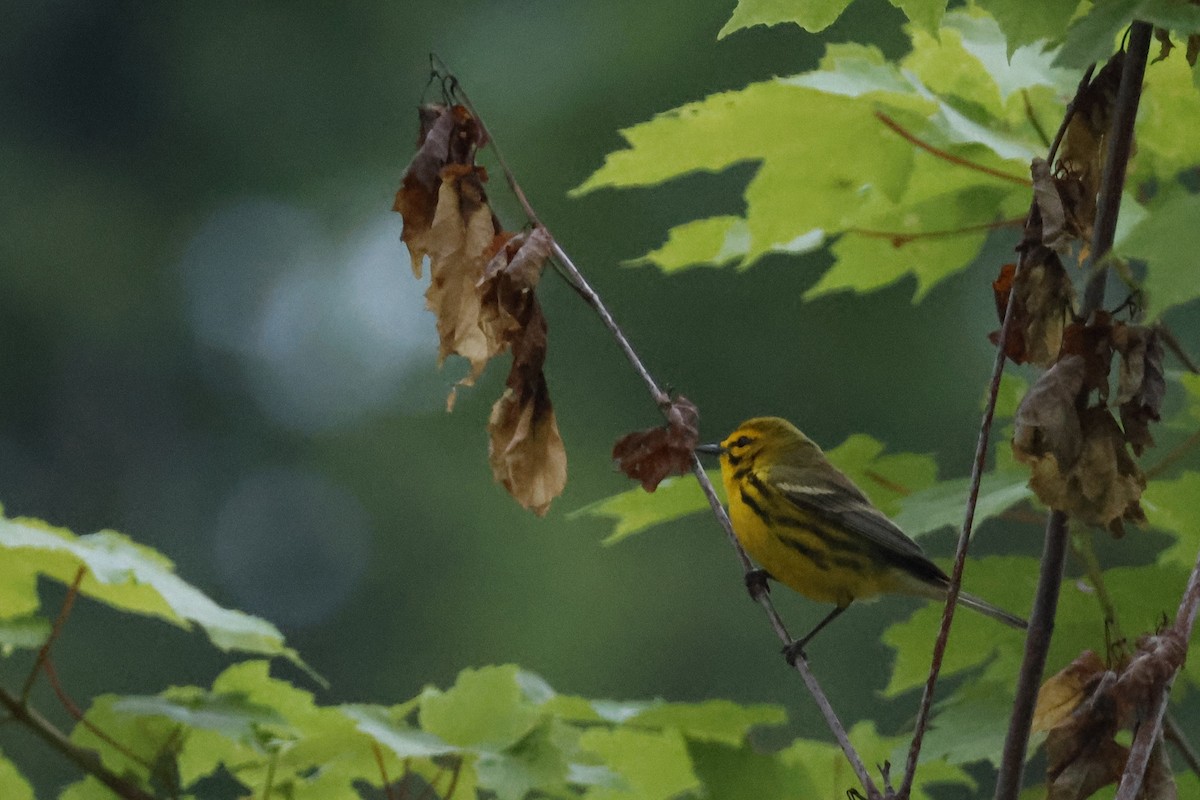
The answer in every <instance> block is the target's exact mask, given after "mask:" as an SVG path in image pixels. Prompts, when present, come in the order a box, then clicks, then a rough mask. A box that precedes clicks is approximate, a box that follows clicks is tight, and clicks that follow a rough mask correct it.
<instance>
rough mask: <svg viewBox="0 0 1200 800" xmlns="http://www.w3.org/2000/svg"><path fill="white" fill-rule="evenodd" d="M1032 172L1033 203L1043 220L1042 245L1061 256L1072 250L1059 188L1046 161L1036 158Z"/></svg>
mask: <svg viewBox="0 0 1200 800" xmlns="http://www.w3.org/2000/svg"><path fill="white" fill-rule="evenodd" d="M1030 172H1031V174H1032V175H1033V201H1034V203H1036V204H1037V210H1038V214H1039V216H1040V218H1041V226H1042V232H1041V233H1042V236H1041V239H1042V244H1043V245H1045V246H1046V247H1048V248H1049V249H1051V250H1053V251H1055V252H1056V253H1059V254H1060V255H1061V254H1062V253H1065V252H1066V251H1067V250H1068V249H1069V248H1070V246H1071V237H1070V235H1069V234H1068V233H1067V212H1066V210H1065V209H1064V208H1063V201H1062V197H1061V196H1059V193H1058V186H1057V185H1056V184H1055V182H1054V177H1053V176H1052V175H1051V174H1050V165H1049V164H1048V163H1047V162H1046V159H1044V158H1035V159H1034V160H1033V165H1032V167H1031V169H1030Z"/></svg>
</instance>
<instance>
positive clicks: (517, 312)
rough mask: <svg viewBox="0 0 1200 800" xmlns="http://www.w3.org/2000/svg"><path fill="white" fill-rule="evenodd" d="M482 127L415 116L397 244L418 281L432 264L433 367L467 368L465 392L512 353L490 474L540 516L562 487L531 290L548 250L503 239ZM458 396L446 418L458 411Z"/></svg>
mask: <svg viewBox="0 0 1200 800" xmlns="http://www.w3.org/2000/svg"><path fill="white" fill-rule="evenodd" d="M486 143H487V137H486V134H485V132H484V129H483V126H482V125H480V124H479V122H478V120H476V119H475V117H474V116H472V114H471V113H470V111H468V110H467V109H466V108H465V107H464V106H461V105H427V106H422V107H421V109H420V136H419V139H418V149H417V154H416V155H415V156H414V157H413V159H412V162H411V163H409V165H408V168H407V169H406V170H405V172H404V179H403V181H402V183H401V186H400V190H399V191H398V192H397V193H396V203H395V205H394V206H393V208H394V209H395V210H396V211H398V212H399V213H400V214H401V216H402V217H403V218H404V232H403V234H402V235H401V239H402V240H403V241H404V243H405V244H406V245H408V251H409V254H410V255H411V256H412V267H413V273H414V274H415V275H416V276H417V277H418V278H419V277H421V269H422V263H423V259H424V257H425V256H428V257H429V272H430V284H429V289H428V290H427V291H426V292H425V302H426V305H427V306H428V308H429V309H430V310H431V311H432V312H433V313H434V314H435V315H436V316H437V329H438V337H439V341H440V345H439V352H438V360H439V363H441V361H444V360H445V358H446V356H448V355H451V354H456V355H460V356H463V357H464V358H466V359H467V361H469V362H470V372H469V373H468V374H467V376H466V377H465V378H463V379H462V381H460V383H461V384H463V385H468V386H469V385H471V384H472V383H474V381H475V379H476V378H478V377H479V375H480V374H481V373H482V372H483V369H484V367H485V366H486V364H487V362H488V361H490V360H491V359H493V358H495V357H496V356H498V355H500V354H502V353H504V352H506V351H511V352H512V357H513V360H512V369H511V370H510V372H509V375H508V381H507V384H506V388H505V390H504V394H503V395H502V396H501V397H500V399H499V400H497V401H496V404H495V405H494V406H493V407H492V413H491V418H490V419H489V420H488V435H489V437H490V441H489V448H488V458H489V461H490V462H491V466H492V473H493V474H494V475H495V478H496V480H497V481H499V482H500V483H502V484H504V487H505V488H506V489H508V491H509V492H510V493H511V494H512V496H513V497H514V498H516V499H517V501H518V502H519V503H521V505H523V506H525V507H526V508H529V509H531V510H533V511H534V512H536V513H537V514H545V513H546V511H547V509H549V507H550V502H551V501H552V500H553V499H554V498H555V497H557V496H558V495H559V494H561V493H562V490H563V487H564V486H565V485H566V481H567V456H566V450H565V449H564V447H563V442H562V437H561V436H559V433H558V423H557V422H556V420H555V417H554V408H553V406H552V405H551V403H550V395H549V392H548V391H547V388H546V377H545V375H544V374H543V372H542V366H543V364H544V362H545V359H546V318H545V317H544V316H543V314H542V309H541V306H540V305H539V304H538V300H537V295H536V293H535V291H534V290H535V289H536V287H537V283H538V279H539V278H540V277H541V273H542V268H543V266H544V265H545V262H546V258H547V257H548V256H549V254H550V250H551V247H552V245H553V240H552V239H551V237H550V235H549V234H548V233H547V232H546V230H545V229H544V228H540V227H537V228H534V229H533V230H532V231H529V232H527V233H518V234H512V233H508V232H506V231H503V230H502V229H501V226H500V223H499V220H497V219H496V216H495V214H493V213H492V210H491V207H490V206H489V205H488V201H487V193H486V192H485V191H484V188H483V185H484V183H486V182H487V171H486V170H485V169H484V168H483V167H481V166H477V165H476V164H475V154H476V152H477V151H478V149H479V148H480V147H482V146H484V145H485V144H486ZM454 397H455V393H454V391H451V393H450V396H449V398H448V399H447V410H449V409H450V408H452V407H453V405H454Z"/></svg>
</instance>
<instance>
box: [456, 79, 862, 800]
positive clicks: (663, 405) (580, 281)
mask: <svg viewBox="0 0 1200 800" xmlns="http://www.w3.org/2000/svg"><path fill="white" fill-rule="evenodd" d="M442 66H443V67H444V66H445V65H442ZM453 91H454V92H455V93H456V94H457V95H458V97H459V98H460V99H461V100H462V103H463V105H464V106H466V107H467V108H468V109H469V110H470V112H471V114H472V116H474V117H475V119H476V121H477V122H478V123H479V126H480V128H481V129H482V130H483V131H484V133H485V135H486V136H487V139H488V141H489V144H490V146H491V147H492V151H493V152H494V153H495V154H496V160H497V162H498V163H499V165H500V169H501V171H502V172H503V173H504V178H505V180H506V181H507V182H508V185H509V188H511V189H512V191H513V194H514V195H515V196H516V198H517V201H518V202H519V203H520V204H521V207H522V209H523V210H524V211H525V214H526V216H527V217H528V218H529V220H530V222H532V223H534V224H537V225H541V226H542V227H543V228H545V226H544V225H542V223H541V220H540V218H539V217H538V215H537V212H536V211H535V210H534V208H533V206H532V204H531V203H530V202H529V199H528V197H526V195H525V192H524V191H523V190H522V189H521V186H520V184H519V183H518V181H517V179H516V175H515V173H514V172H513V171H512V169H510V168H509V166H508V163H507V162H506V161H505V159H504V156H503V154H502V153H501V151H500V148H499V146H498V145H497V144H496V139H495V137H494V136H492V135H491V134H490V132H489V131H488V129H487V125H486V124H485V123H484V121H483V118H482V117H480V115H479V113H478V111H477V110H476V109H475V107H474V105H473V104H472V103H471V100H470V98H469V97H468V96H467V93H466V91H465V90H464V89H463V87H462V84H461V83H459V82H458V81H457V80H455V81H453ZM547 232H549V230H548V229H547ZM551 239H552V240H553V242H554V245H553V248H552V251H551V252H552V255H553V256H554V260H555V262H557V264H558V267H559V271H560V274H562V275H563V278H564V279H565V280H566V281H567V283H568V284H569V285H570V286H571V288H573V289H574V290H575V292H576V293H577V294H579V296H580V297H581V298H582V299H583V301H584V302H585V303H586V304H587V305H588V306H589V307H590V308H591V309H592V310H593V311H594V312H595V313H596V315H597V316H599V317H600V320H601V322H603V324H604V327H605V328H607V329H608V332H609V333H610V334H611V335H612V337H613V339H614V340H616V342H617V345H618V346H619V347H620V349H621V352H622V353H624V355H625V358H626V359H627V360H628V361H629V363H630V365H631V366H632V367H633V370H634V372H636V373H637V375H638V376H639V377H640V378H641V379H642V383H643V384H645V386H646V389H647V390H648V391H649V393H650V397H651V399H652V400H653V401H654V403H655V405H657V406H658V407H659V410H660V411H662V412H664V413H665V412H667V411H668V410H669V409H670V406H671V397H670V395H669V394H668V393H667V392H666V391H664V390H663V389H662V388H661V387H660V386H659V384H658V382H657V381H656V380H655V379H654V376H653V375H651V374H650V371H649V370H648V369H647V368H646V366H645V364H644V363H643V362H642V360H641V358H640V357H639V356H638V354H637V351H635V350H634V349H633V346H632V345H631V344H630V342H629V339H628V337H626V336H625V333H624V331H622V330H621V327H620V326H619V325H618V324H617V322H616V320H615V319H614V318H613V316H612V314H611V313H610V312H609V310H608V307H607V306H605V304H604V301H603V300H602V299H601V298H600V295H599V294H598V293H597V292H596V290H595V289H593V288H592V286H591V284H589V283H588V281H587V279H586V278H584V276H583V273H581V272H580V271H579V268H578V267H577V266H576V265H575V262H574V261H573V260H572V259H571V257H570V256H569V255H568V254H567V252H566V250H565V249H563V247H562V245H561V244H560V243H559V241H558V240H557V239H556V238H554V237H553V235H551ZM692 462H693V463H692V473H693V474H694V475H695V477H696V480H697V481H698V482H699V484H700V488H701V490H702V491H703V492H704V495H705V497H707V498H708V501H709V505H710V506H711V508H712V511H713V516H714V517H716V519H717V522H718V523H719V524H720V525H721V528H722V530H724V531H725V535H726V537H727V538H728V539H729V542H730V544H731V545H732V546H733V548H734V552H735V553H736V555H737V558H738V561H739V563H740V564H741V566H742V571H743V574H747V573H749V572H751V570H752V569H753V565H752V564H751V562H750V558H749V557H748V556H747V555H746V551H745V550H744V549H743V548H742V546H741V543H740V542H738V540H737V537H736V536H735V535H734V533H733V526H732V525H731V524H730V522H729V515H728V514H727V513H726V512H725V508H724V507H723V506H722V505H721V501H720V500H719V498H718V497H717V494H716V490H715V489H714V488H713V485H712V481H710V480H709V478H708V473H706V472H705V471H704V467H703V466H702V465H701V464H700V460H699V459H698V458H697V457H695V456H693V458H692ZM755 599H756V601H757V602H758V604H759V605H760V606H762V608H763V610H764V611H765V613H766V614H767V618H768V620H769V621H770V623H771V627H772V628H773V629H774V631H775V633H776V635H777V636H779V638H780V641H781V642H783V643H784V644H790V643H791V641H792V640H791V637H790V636H789V635H788V633H787V629H786V628H785V627H784V624H783V621H782V619H781V618H780V616H779V613H778V612H777V611H776V609H775V606H774V604H773V603H772V601H771V598H770V595H769V594H767V593H766V592H759V593H757V594H756V596H755ZM793 666H794V668H795V670H796V671H797V672H798V673H800V677H801V679H802V680H803V681H804V685H805V686H806V687H807V688H808V691H809V693H810V694H811V695H812V697H813V699H814V700H815V701H816V703H817V707H818V709H820V711H821V715H822V716H823V717H824V718H825V722H826V724H827V725H828V726H829V729H830V731H831V732H832V733H833V735H834V738H835V739H837V742H838V745H839V746H840V747H841V749H842V752H843V753H844V754H845V756H846V759H847V760H848V761H849V762H850V767H851V769H853V770H854V774H855V775H856V776H857V778H858V780H859V782H860V783H861V784H862V786H863V788H864V789H865V790H866V792H867V797H868V800H882V798H883V795H882V794H881V793H880V791H879V789H878V788H877V787H876V786H875V783H874V782H873V781H872V780H871V776H870V773H869V772H868V771H867V768H866V767H865V766H864V765H863V761H862V758H861V757H859V755H858V752H857V751H856V750H855V749H854V745H853V744H851V742H850V737H849V735H848V734H847V732H846V728H845V726H844V725H843V724H842V722H841V720H840V719H839V718H838V716H837V714H836V713H835V712H834V710H833V706H832V705H831V704H830V703H829V698H828V697H827V696H826V695H825V692H824V690H823V689H822V688H821V685H820V683H819V682H818V681H817V678H816V676H815V675H814V674H813V673H812V670H811V669H809V666H808V662H807V661H806V660H805V659H804V658H802V657H799V658H796V659H795V661H794V664H793Z"/></svg>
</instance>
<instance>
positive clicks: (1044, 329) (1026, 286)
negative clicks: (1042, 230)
mask: <svg viewBox="0 0 1200 800" xmlns="http://www.w3.org/2000/svg"><path fill="white" fill-rule="evenodd" d="M1015 271H1016V267H1015V265H1012V264H1005V265H1004V266H1003V267H1002V268H1001V270H1000V276H999V277H998V278H997V279H996V280H995V281H994V282H993V283H992V291H993V293H994V294H995V300H996V311H997V313H998V315H999V317H1000V319H1001V320H1003V319H1004V312H1005V308H1006V305H1007V303H1008V291H1009V289H1010V288H1012V290H1013V291H1014V292H1015V293H1016V294H1015V297H1014V298H1013V319H1012V322H1011V323H1010V324H1009V336H1008V342H1007V343H1006V344H1005V351H1004V352H1005V355H1007V356H1008V357H1009V358H1011V359H1012V360H1013V361H1014V362H1015V363H1017V364H1024V363H1030V364H1037V365H1039V366H1042V367H1049V366H1051V365H1052V364H1053V363H1054V362H1055V361H1056V360H1057V359H1058V356H1059V349H1060V347H1061V345H1062V339H1063V332H1064V331H1065V329H1066V325H1067V323H1068V322H1069V321H1070V320H1071V319H1072V317H1073V316H1074V307H1075V290H1074V288H1073V287H1072V285H1071V278H1070V276H1069V275H1067V271H1066V269H1065V268H1064V267H1063V265H1062V262H1061V261H1060V260H1059V258H1058V256H1057V255H1056V254H1055V253H1053V252H1052V251H1050V250H1048V249H1047V248H1045V247H1043V246H1040V245H1039V246H1037V248H1036V250H1035V251H1031V253H1030V255H1028V256H1027V257H1026V259H1025V265H1024V266H1023V267H1022V268H1021V273H1020V275H1017V276H1016V278H1015V282H1014V277H1013V275H1014V273H1015ZM990 338H991V340H992V343H993V344H996V343H997V341H998V339H999V332H995V333H993V334H991V336H990Z"/></svg>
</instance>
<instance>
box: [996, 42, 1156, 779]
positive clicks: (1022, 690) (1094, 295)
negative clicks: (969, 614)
mask: <svg viewBox="0 0 1200 800" xmlns="http://www.w3.org/2000/svg"><path fill="white" fill-rule="evenodd" d="M1150 34H1151V27H1150V25H1148V24H1147V23H1144V22H1135V23H1134V24H1133V26H1132V28H1131V29H1130V36H1129V47H1128V50H1127V52H1126V56H1125V63H1124V65H1123V67H1122V71H1121V85H1120V88H1119V89H1118V90H1117V100H1116V103H1115V104H1114V107H1113V118H1112V128H1111V132H1110V133H1109V145H1108V152H1107V153H1106V155H1105V161H1104V174H1103V177H1102V179H1101V182H1100V200H1099V206H1098V210H1097V213H1096V224H1095V228H1094V231H1093V236H1092V247H1091V253H1092V257H1091V265H1092V269H1093V273H1092V277H1091V279H1090V280H1089V282H1088V286H1087V289H1086V291H1085V293H1084V302H1083V309H1082V312H1081V314H1082V316H1083V318H1084V319H1087V318H1088V317H1089V316H1091V314H1092V313H1093V312H1095V311H1096V310H1098V309H1099V308H1101V306H1102V305H1103V303H1104V285H1105V281H1106V276H1107V268H1106V267H1105V256H1107V255H1108V251H1109V250H1111V249H1112V243H1113V237H1114V234H1115V233H1116V226H1117V214H1118V211H1119V210H1120V206H1121V194H1122V192H1123V190H1124V186H1125V169H1126V164H1127V162H1128V160H1129V156H1130V145H1131V144H1132V140H1133V125H1134V120H1135V119H1136V117H1137V107H1138V101H1139V100H1140V99H1141V92H1142V79H1143V77H1144V75H1145V70H1146V58H1147V54H1148V53H1149V49H1150ZM1067 539H1068V534H1067V517H1066V515H1065V514H1063V513H1062V512H1059V511H1052V512H1050V515H1049V518H1048V520H1047V523H1046V543H1045V549H1044V554H1043V556H1042V569H1041V574H1040V575H1039V576H1038V589H1037V595H1036V599H1035V605H1034V608H1033V614H1032V616H1031V618H1030V625H1029V636H1028V638H1027V639H1026V640H1025V657H1024V660H1023V661H1022V663H1021V672H1020V675H1019V676H1018V679H1017V695H1016V698H1015V700H1014V703H1013V712H1012V717H1011V720H1010V722H1009V727H1008V735H1007V736H1006V738H1005V741H1004V752H1003V755H1002V756H1001V762H1000V774H999V776H998V777H997V781H996V795H995V797H996V800H1016V798H1017V795H1018V794H1020V791H1021V778H1022V776H1023V773H1024V770H1025V750H1026V748H1027V747H1028V744H1029V726H1030V723H1031V721H1032V719H1033V709H1034V705H1035V703H1036V702H1037V692H1038V687H1039V686H1040V685H1041V681H1042V674H1043V671H1044V670H1045V667H1046V655H1047V653H1048V651H1049V649H1050V639H1051V634H1052V632H1053V629H1054V613H1055V611H1056V609H1057V607H1058V594H1059V588H1060V586H1061V584H1062V575H1063V570H1062V568H1063V562H1064V561H1065V558H1066V548H1067Z"/></svg>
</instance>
